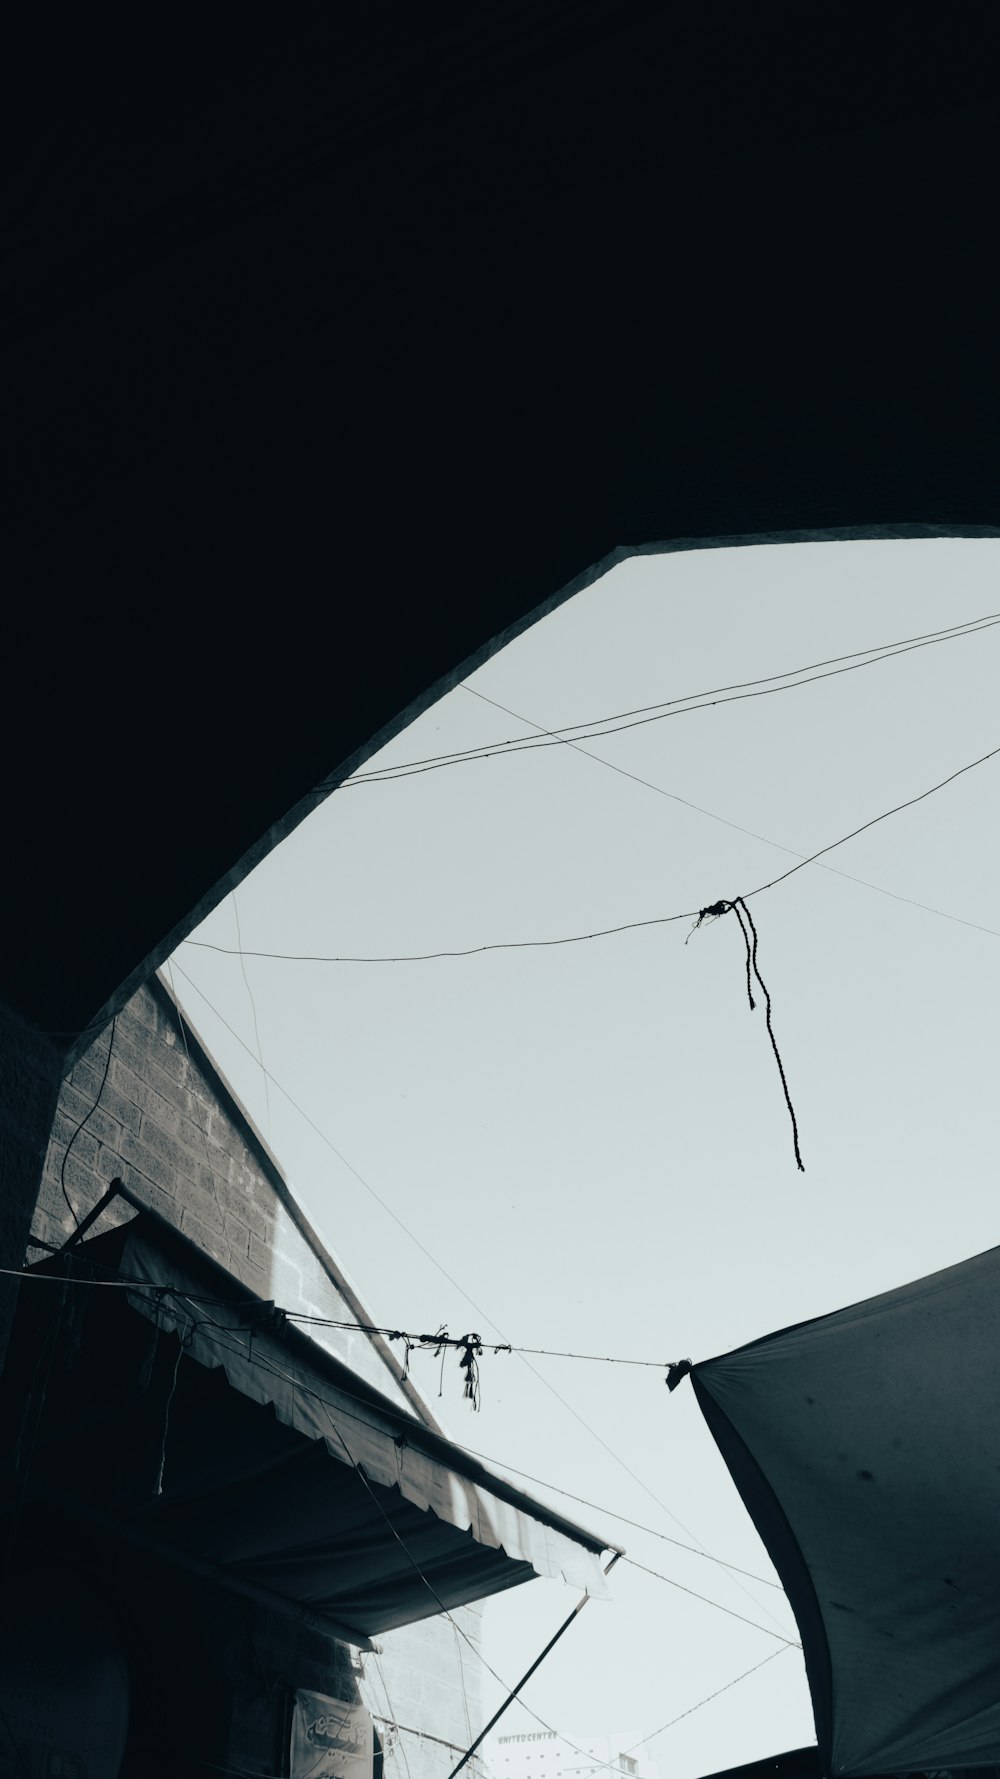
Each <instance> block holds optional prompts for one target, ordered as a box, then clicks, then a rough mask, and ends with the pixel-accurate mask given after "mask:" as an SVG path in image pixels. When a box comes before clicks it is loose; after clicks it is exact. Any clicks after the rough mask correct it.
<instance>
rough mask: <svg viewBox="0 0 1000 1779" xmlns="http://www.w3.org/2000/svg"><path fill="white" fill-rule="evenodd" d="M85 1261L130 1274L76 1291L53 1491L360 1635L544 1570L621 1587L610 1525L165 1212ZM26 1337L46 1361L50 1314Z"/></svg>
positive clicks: (41, 1463)
mask: <svg viewBox="0 0 1000 1779" xmlns="http://www.w3.org/2000/svg"><path fill="white" fill-rule="evenodd" d="M58 1264H59V1263H58V1262H46V1263H44V1269H45V1270H51V1268H52V1267H53V1266H54V1265H58ZM72 1264H73V1270H74V1274H75V1276H76V1277H77V1278H78V1279H82V1277H85V1276H88V1277H91V1278H98V1279H100V1278H104V1279H109V1278H111V1277H112V1276H115V1277H117V1279H119V1280H121V1281H122V1282H123V1283H125V1282H126V1281H127V1285H126V1288H125V1289H121V1290H110V1289H105V1290H102V1289H100V1288H95V1289H94V1290H93V1291H89V1292H88V1291H80V1290H77V1291H70V1293H69V1299H70V1302H71V1304H72V1305H73V1306H75V1305H77V1304H79V1302H80V1300H81V1298H83V1297H85V1298H86V1300H87V1303H86V1329H85V1331H84V1337H83V1340H82V1347H83V1350H84V1351H85V1352H86V1354H87V1360H88V1363H87V1367H86V1369H81V1368H80V1366H79V1365H76V1366H75V1367H74V1366H73V1365H72V1363H70V1361H71V1358H72V1355H71V1354H69V1355H68V1363H67V1365H66V1366H65V1367H64V1366H61V1367H60V1368H59V1369H58V1371H57V1372H56V1373H55V1374H54V1382H53V1384H52V1386H51V1387H50V1389H49V1391H48V1393H47V1397H46V1403H45V1422H44V1427H43V1430H42V1431H43V1437H42V1439H41V1442H40V1445H39V1449H38V1451H37V1453H36V1458H35V1462H34V1465H33V1471H32V1487H33V1488H34V1489H36V1490H37V1491H38V1492H47V1494H48V1495H49V1496H50V1497H51V1496H52V1495H53V1494H54V1493H58V1495H59V1499H60V1501H61V1502H62V1503H64V1504H65V1505H67V1506H70V1505H72V1506H75V1507H76V1509H77V1510H78V1511H80V1512H84V1513H86V1514H87V1516H88V1517H89V1518H90V1519H91V1520H94V1519H96V1520H97V1521H98V1522H99V1523H100V1524H102V1525H105V1526H106V1527H107V1528H108V1529H109V1530H111V1531H114V1532H116V1533H118V1534H120V1535H121V1536H124V1537H127V1538H132V1539H134V1540H136V1541H137V1542H140V1543H142V1544H144V1545H146V1546H148V1547H150V1548H152V1549H153V1550H154V1551H155V1552H156V1553H158V1554H159V1555H161V1556H164V1557H166V1558H167V1559H168V1560H169V1559H170V1558H172V1557H173V1558H174V1559H176V1560H177V1561H179V1562H182V1563H183V1564H185V1565H186V1566H187V1567H188V1568H194V1569H195V1570H196V1571H197V1572H199V1573H202V1574H206V1575H210V1576H211V1577H212V1578H213V1579H214V1580H215V1581H217V1582H221V1584H222V1585H224V1586H229V1587H231V1588H233V1589H235V1590H236V1591H238V1592H242V1593H245V1594H249V1595H250V1596H251V1597H253V1598H256V1599H258V1600H260V1601H261V1602H262V1603H264V1604H266V1605H268V1606H271V1607H277V1608H279V1609H285V1610H291V1611H294V1612H295V1613H296V1615H297V1616H304V1617H307V1618H308V1619H310V1621H311V1622H314V1623H319V1624H321V1625H323V1626H324V1627H325V1628H326V1629H327V1630H330V1631H333V1632H334V1633H335V1634H337V1635H339V1636H342V1637H343V1638H345V1639H346V1640H349V1641H353V1642H356V1643H359V1644H364V1643H366V1642H367V1640H368V1639H370V1638H371V1637H372V1636H373V1635H375V1634H377V1633H378V1632H380V1631H386V1630H390V1629H393V1628H394V1627H396V1626H398V1625H403V1624H408V1623H411V1622H414V1621H415V1620H417V1619H420V1618H424V1617H428V1616H430V1615H432V1614H434V1613H437V1612H439V1611H441V1610H442V1608H444V1607H447V1608H451V1607H455V1606H459V1605H463V1604H466V1603H468V1602H470V1601H473V1600H478V1599H482V1598H485V1597H486V1596H488V1595H489V1594H493V1593H496V1592H498V1591H500V1590H502V1589H505V1588H508V1587H512V1586H514V1585H516V1584H517V1583H519V1582H522V1581H527V1580H530V1579H531V1578H532V1576H534V1575H547V1576H559V1577H562V1578H563V1579H564V1580H566V1581H568V1582H570V1583H571V1584H572V1585H573V1586H574V1587H576V1588H580V1589H583V1590H585V1591H587V1592H589V1593H591V1594H593V1595H604V1594H606V1593H607V1583H606V1580H605V1576H604V1572H603V1569H602V1567H601V1563H600V1560H599V1558H600V1553H601V1551H602V1550H603V1549H605V1548H606V1547H605V1546H604V1545H603V1544H602V1543H601V1541H600V1540H599V1539H598V1538H596V1537H594V1536H593V1535H592V1534H590V1533H588V1532H584V1531H583V1530H581V1529H580V1528H579V1527H576V1526H574V1525H572V1524H571V1523H570V1522H569V1521H566V1520H563V1519H561V1518H560V1517H559V1516H558V1515H556V1514H553V1513H551V1512H550V1511H549V1510H548V1509H546V1508H544V1507H542V1506H541V1505H540V1504H539V1503H538V1502H535V1501H533V1500H532V1499H531V1498H530V1497H529V1496H527V1495H525V1494H523V1493H522V1492H521V1491H520V1490H518V1489H515V1488H514V1487H513V1485H511V1484H509V1483H507V1482H506V1481H505V1480H504V1479H503V1478H501V1477H498V1476H495V1475H493V1474H492V1473H491V1472H490V1471H488V1470H487V1469H486V1468H485V1467H484V1466H483V1465H481V1464H479V1463H478V1462H477V1461H476V1460H474V1459H472V1458H470V1457H468V1456H467V1455H466V1454H464V1453H463V1452H461V1451H460V1450H459V1449H458V1448H457V1447H455V1446H453V1445H451V1444H450V1443H449V1441H447V1440H446V1439H444V1438H442V1437H441V1436H440V1435H439V1434H436V1433H433V1432H432V1431H431V1430H430V1429H429V1428H427V1427H426V1426H424V1425H423V1423H422V1422H420V1421H419V1420H417V1419H416V1417H415V1416H411V1415H409V1414H408V1413H407V1412H406V1411H404V1410H402V1409H400V1408H398V1407H397V1406H396V1405H395V1404H393V1403H391V1402H390V1401H389V1400H388V1399H387V1398H383V1397H381V1396H380V1395H379V1394H378V1392H376V1391H375V1390H374V1389H373V1388H372V1387H371V1386H370V1385H367V1384H366V1383H365V1382H364V1381H363V1380H361V1379H359V1378H357V1377H355V1376H354V1375H353V1374H352V1373H351V1372H349V1371H348V1370H347V1369H346V1367H344V1366H343V1365H341V1364H340V1363H339V1362H338V1361H336V1360H334V1359H332V1358H330V1357H329V1356H328V1355H327V1354H326V1353H325V1352H324V1351H323V1349H321V1348H319V1347H317V1346H316V1345H315V1343H314V1342H312V1341H310V1340H309V1339H308V1337H307V1336H305V1335H303V1334H302V1333H301V1332H300V1331H299V1330H297V1329H296V1328H294V1327H292V1326H290V1325H288V1324H287V1323H285V1322H284V1320H283V1318H282V1317H281V1315H280V1312H278V1313H275V1311H274V1308H273V1306H271V1305H267V1304H264V1303H261V1301H260V1300H259V1299H256V1298H250V1297H249V1296H248V1294H247V1293H246V1292H245V1291H244V1290H242V1289H240V1288H239V1287H237V1286H235V1285H234V1283H233V1281H232V1280H231V1279H229V1277H228V1275H226V1274H224V1273H223V1272H222V1271H221V1269H219V1268H217V1267H215V1265H214V1263H212V1262H210V1261H206V1260H205V1258H204V1256H203V1255H201V1254H200V1253H199V1252H198V1250H197V1249H195V1248H193V1246H192V1245H191V1244H190V1243H188V1242H186V1241H184V1239H183V1238H181V1237H178V1236H177V1235H176V1233H175V1232H174V1231H172V1230H171V1229H170V1228H169V1227H168V1226H166V1225H164V1224H163V1223H162V1222H161V1220H160V1219H158V1218H155V1217H153V1216H151V1215H149V1214H143V1215H141V1216H139V1217H138V1218H136V1219H135V1221H134V1222H132V1223H130V1224H128V1225H126V1226H125V1227H124V1228H123V1229H117V1230H115V1231H113V1232H111V1234H109V1235H106V1236H100V1237H97V1238H95V1239H94V1240H92V1241H88V1242H85V1243H84V1244H82V1245H81V1246H80V1247H79V1248H77V1249H76V1251H75V1253H74V1255H73V1258H72ZM36 1270H41V1269H36ZM32 1296H34V1298H35V1300H36V1301H35V1302H34V1303H32V1302H31V1299H32ZM40 1296H41V1298H44V1299H45V1300H46V1302H47V1305H48V1306H52V1305H53V1304H54V1298H55V1293H53V1292H50V1291H48V1290H45V1291H42V1292H40V1293H39V1292H38V1291H36V1292H35V1293H34V1294H33V1293H32V1292H31V1290H30V1287H25V1288H23V1289H22V1292H21V1300H22V1305H21V1309H19V1316H20V1315H22V1311H23V1316H24V1317H28V1316H32V1315H34V1316H35V1317H36V1318H37V1315H38V1313H39V1312H40V1309H41V1310H44V1308H45V1307H46V1305H45V1304H42V1305H41V1306H40V1305H39V1303H38V1301H37V1300H38V1299H39V1297H40ZM26 1300H27V1301H26ZM136 1312H138V1314H137V1313H136ZM22 1336H23V1338H22V1341H21V1343H19V1344H21V1346H22V1348H23V1351H24V1356H25V1365H26V1367H28V1368H30V1363H31V1359H32V1354H33V1353H35V1352H37V1345H38V1338H39V1331H38V1329H37V1327H35V1328H32V1329H29V1327H28V1326H27V1324H26V1323H23V1326H22ZM178 1341H179V1342H180V1345H179V1346H178ZM64 1379H65V1381H64ZM67 1478H71V1479H72V1499H70V1496H69V1494H68V1492H67V1484H66V1479H67ZM607 1548H613V1547H607Z"/></svg>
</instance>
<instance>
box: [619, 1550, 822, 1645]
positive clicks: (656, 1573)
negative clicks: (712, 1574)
mask: <svg viewBox="0 0 1000 1779" xmlns="http://www.w3.org/2000/svg"><path fill="white" fill-rule="evenodd" d="M622 1562H623V1563H628V1564H629V1565H630V1567H631V1568H633V1569H640V1570H641V1571H642V1573H643V1574H644V1575H651V1576H653V1578H654V1580H656V1581H665V1582H666V1584H667V1586H668V1587H671V1588H677V1589H678V1590H679V1591H680V1592H681V1593H682V1594H691V1593H694V1590H693V1589H692V1588H688V1587H685V1586H684V1583H683V1582H681V1581H675V1580H674V1579H673V1577H672V1576H670V1575H663V1574H662V1573H661V1571H660V1570H659V1569H650V1568H649V1567H648V1565H647V1564H646V1563H640V1562H639V1561H638V1560H637V1559H636V1558H635V1557H630V1556H629V1555H628V1554H627V1553H626V1554H625V1555H624V1556H623V1557H622ZM694 1598H695V1599H696V1600H701V1599H703V1598H704V1596H703V1595H702V1594H698V1593H694ZM715 1605H716V1606H718V1607H719V1609H720V1611H722V1612H728V1614H729V1616H730V1618H738V1619H739V1620H740V1622H741V1624H745V1625H753V1627H754V1629H755V1630H757V1631H763V1630H767V1627H766V1625H759V1624H757V1623H756V1620H754V1619H752V1618H745V1617H744V1615H743V1613H742V1612H734V1611H733V1609H732V1607H731V1606H721V1605H720V1602H719V1601H718V1600H716V1601H715ZM767 1634H768V1636H769V1637H777V1638H778V1641H779V1642H780V1643H794V1644H795V1647H796V1649H801V1648H802V1645H801V1643H798V1642H796V1640H795V1638H793V1637H783V1636H782V1635H781V1633H780V1632H779V1631H768V1633H767Z"/></svg>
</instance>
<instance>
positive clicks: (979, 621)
mask: <svg viewBox="0 0 1000 1779" xmlns="http://www.w3.org/2000/svg"><path fill="white" fill-rule="evenodd" d="M998 623H1000V613H995V612H994V613H989V614H988V615H987V616H986V617H983V618H975V619H970V620H969V621H968V623H967V624H966V625H953V626H950V627H949V629H948V630H947V631H931V632H928V633H926V634H925V637H924V638H923V639H921V638H916V639H912V638H904V639H903V641H902V642H900V643H892V644H887V645H883V646H882V649H881V652H876V651H875V650H874V649H864V650H858V651H856V653H855V654H852V655H849V656H845V655H834V656H831V657H830V662H836V661H847V662H849V663H850V665H848V666H846V667H836V666H831V665H830V662H813V663H812V664H811V667H826V668H827V671H826V672H813V671H811V668H807V667H800V668H791V669H789V670H788V672H786V673H783V674H769V675H768V676H767V677H766V679H763V680H744V681H742V682H738V683H737V684H736V685H734V686H717V687H714V688H712V689H711V690H710V691H708V692H690V693H688V694H686V695H685V696H684V697H681V698H671V699H665V700H664V701H663V702H662V703H660V704H655V705H643V706H640V707H639V708H638V709H637V710H635V711H623V712H621V713H619V715H618V716H609V717H595V718H593V719H591V721H590V722H587V723H568V724H564V725H563V726H562V727H560V728H557V729H547V730H545V731H544V732H543V733H544V737H545V738H544V739H543V740H538V741H536V740H534V739H532V738H530V737H526V736H523V735H517V736H509V737H508V738H506V739H505V740H503V741H498V742H483V743H481V744H480V745H479V746H478V747H476V746H474V747H468V748H457V749H455V750H454V751H452V752H450V753H445V754H429V755H426V756H425V757H424V758H423V759H416V760H404V761H401V762H400V763H399V764H398V765H395V766H392V765H390V766H376V767H372V768H370V769H369V770H368V771H362V772H356V773H354V774H352V776H351V777H350V778H349V779H347V780H345V781H344V782H343V783H342V784H341V785H339V786H338V787H337V789H339V790H350V789H351V788H352V787H357V786H360V785H366V784H387V783H391V782H393V781H394V780H396V779H400V778H415V777H418V776H420V775H421V774H423V773H425V772H437V771H439V770H441V769H442V768H443V767H446V766H459V765H467V764H469V763H471V762H474V761H476V760H490V759H496V758H498V757H509V756H510V755H512V754H515V753H530V752H534V751H535V750H537V749H538V748H550V747H559V746H566V745H567V744H568V743H570V742H571V740H580V741H593V740H596V739H599V738H600V737H601V736H603V735H618V734H620V733H621V732H622V731H623V730H626V729H640V728H644V727H646V726H647V725H648V724H649V723H659V722H664V721H666V719H667V718H669V717H678V716H688V715H690V714H691V712H692V711H696V710H708V709H714V708H715V706H717V705H720V704H736V703H741V702H743V701H744V700H746V699H749V698H769V697H773V696H774V695H775V694H776V693H778V692H793V691H796V690H797V689H798V688H799V687H800V686H808V685H813V684H815V682H816V681H817V680H824V679H836V678H837V677H839V675H840V674H843V673H857V672H858V671H859V670H860V669H861V668H863V667H875V666H877V665H878V664H879V662H881V661H891V660H894V659H895V657H896V656H897V655H908V654H912V653H913V652H914V651H915V650H917V649H926V648H933V647H935V646H936V645H937V644H938V643H942V642H958V641H961V639H962V638H963V637H966V636H976V635H978V634H979V633H980V631H982V630H990V629H993V628H994V626H995V625H997V624H998ZM861 655H865V656H868V657H869V658H868V659H866V660H861V659H859V658H858V657H859V656H861ZM796 675H804V676H806V677H799V678H796V677H795V676H796ZM776 680H782V681H785V682H788V683H785V684H781V685H777V684H775V683H774V682H775V681H776ZM748 687H757V688H759V689H757V690H746V689H744V688H748ZM463 690H465V691H468V692H472V694H473V696H474V697H477V698H482V699H484V701H485V702H486V703H487V704H496V703H497V701H496V700H495V699H492V698H488V697H487V696H486V694H485V693H484V692H478V691H476V690H475V688H474V687H472V686H465V687H463ZM682 707H683V708H682ZM498 708H499V709H503V708H504V707H503V705H498ZM646 713H652V714H646Z"/></svg>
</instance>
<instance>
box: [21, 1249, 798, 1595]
mask: <svg viewBox="0 0 1000 1779" xmlns="http://www.w3.org/2000/svg"><path fill="white" fill-rule="evenodd" d="M84 1251H85V1250H84V1249H82V1248H81V1249H78V1250H77V1252H78V1253H83V1252H84ZM88 1260H89V1263H90V1264H91V1265H93V1264H94V1262H93V1261H92V1260H90V1259H89V1256H88ZM0 1277H3V1278H11V1279H20V1280H22V1281H24V1282H27V1283H28V1284H46V1285H63V1286H66V1285H76V1286H80V1287H82V1288H84V1289H87V1290H98V1291H102V1290H112V1291H131V1292H133V1294H134V1295H136V1296H139V1295H140V1294H141V1293H142V1292H143V1291H151V1295H150V1296H148V1297H145V1298H144V1301H145V1302H149V1303H154V1302H156V1301H157V1300H163V1299H164V1298H167V1297H178V1296H180V1297H183V1299H184V1301H185V1302H186V1303H189V1304H192V1305H195V1306H199V1307H204V1308H208V1309H234V1310H235V1309H242V1308H250V1309H252V1308H255V1307H257V1305H258V1301H259V1300H258V1299H257V1298H256V1297H248V1298H246V1299H245V1300H238V1301H233V1300H231V1299H228V1298H222V1297H200V1296H197V1295H195V1294H194V1293H192V1292H189V1291H184V1292H181V1291H180V1290H179V1288H176V1287H173V1286H168V1285H162V1286H157V1287H155V1288H152V1290H151V1288H150V1286H149V1283H148V1280H145V1279H141V1278H138V1277H132V1276H127V1275H122V1274H117V1275H116V1276H115V1277H113V1278H92V1277H91V1278H84V1277H82V1276H80V1275H77V1276H74V1275H73V1274H71V1273H70V1274H65V1273H51V1272H44V1273H43V1272H36V1271H35V1270H34V1269H33V1268H27V1269H19V1268H14V1267H6V1266H5V1267H0ZM277 1307H279V1308H280V1306H277ZM281 1313H282V1315H284V1316H285V1318H286V1319H287V1320H288V1321H290V1322H296V1323H305V1324H307V1332H308V1328H309V1327H312V1326H315V1325H316V1324H319V1325H320V1326H321V1327H324V1328H336V1329H343V1330H345V1331H347V1332H350V1333H353V1334H368V1335H371V1334H382V1335H387V1336H389V1337H390V1338H392V1337H395V1338H397V1339H409V1340H411V1341H413V1342H417V1341H427V1342H428V1343H430V1342H432V1341H435V1340H437V1339H439V1338H440V1337H439V1336H435V1335H410V1336H406V1335H400V1334H399V1333H398V1331H397V1330H394V1329H390V1328H377V1327H375V1326H373V1325H370V1324H367V1323H364V1322H348V1321H346V1320H345V1321H337V1320H334V1319H333V1318H327V1317H323V1316H310V1315H307V1314H305V1313H304V1312H301V1311H297V1310H284V1309H282V1310H281ZM212 1325H213V1326H218V1324H212ZM460 1344H461V1343H460ZM486 1350H487V1351H491V1352H498V1353H507V1352H513V1353H524V1352H527V1353H533V1354H536V1355H540V1356H542V1357H546V1358H559V1359H567V1358H568V1359H598V1358H600V1359H601V1362H602V1363H610V1364H623V1365H642V1366H649V1367H651V1368H652V1369H655V1370H657V1371H662V1370H664V1369H665V1366H664V1363H663V1361H662V1360H658V1359H622V1360H615V1359H612V1360H610V1361H606V1360H604V1359H603V1357H602V1356H601V1355H598V1354H594V1353H551V1352H549V1351H548V1349H546V1348H542V1347H513V1348H511V1347H508V1346H506V1345H502V1346H489V1347H487V1349H486ZM342 1394H344V1395H347V1396H350V1394H351V1393H350V1391H343V1392H342ZM355 1400H357V1401H358V1402H361V1401H363V1400H364V1398H362V1397H360V1396H359V1397H356V1398H355ZM452 1444H453V1445H455V1446H456V1447H457V1449H458V1450H459V1451H462V1452H464V1453H465V1454H466V1455H467V1456H468V1457H470V1458H478V1459H479V1460H480V1462H481V1463H484V1464H492V1465H493V1466H495V1468H496V1469H498V1470H505V1471H507V1472H508V1473H509V1474H510V1475H511V1476H517V1477H521V1478H522V1479H523V1480H524V1481H526V1482H532V1483H536V1484H537V1485H538V1486H539V1487H540V1488H543V1489H548V1490H550V1491H551V1493H552V1494H554V1495H562V1496H564V1497H565V1499H566V1500H567V1501H575V1502H576V1503H577V1505H578V1506H580V1507H587V1508H590V1509H591V1510H592V1511H593V1512H594V1513H600V1514H607V1515H608V1516H609V1517H610V1518H611V1519H616V1520H620V1521H621V1523H622V1525H625V1526H631V1527H632V1528H633V1529H634V1530H635V1531H637V1532H645V1533H647V1534H648V1536H649V1537H651V1538H658V1539H660V1540H661V1541H662V1542H663V1543H664V1544H670V1545H672V1546H673V1547H674V1548H675V1549H676V1550H683V1551H687V1552H688V1554H689V1555H690V1556H695V1557H701V1558H703V1559H704V1560H705V1561H706V1562H709V1563H715V1564H717V1565H718V1567H719V1568H721V1569H726V1570H729V1571H730V1572H731V1573H732V1574H734V1575H744V1576H746V1578H747V1580H748V1581H754V1582H758V1583H759V1584H760V1585H761V1586H762V1587H770V1588H774V1589H775V1590H776V1591H777V1592H778V1593H783V1592H784V1589H783V1588H782V1586H781V1583H780V1582H776V1581H771V1580H770V1579H769V1577H768V1576H766V1575H758V1574H756V1573H755V1572H754V1571H753V1570H751V1569H743V1568H741V1567H740V1565H739V1564H738V1563H730V1562H727V1561H726V1559H725V1558H724V1557H717V1556H714V1555H713V1554H712V1552H711V1551H707V1550H702V1549H700V1548H699V1547H698V1546H697V1545H695V1544H685V1543H683V1542H682V1540H681V1539H679V1538H671V1536H670V1534H669V1533H668V1532H661V1531H659V1530H658V1529H657V1528H656V1527H655V1526H647V1525H645V1524H644V1523H643V1522H642V1521H641V1520H633V1519H630V1518H629V1517H628V1516H627V1515H626V1514H623V1513H619V1512H618V1510H617V1508H614V1507H608V1506H607V1505H606V1504H605V1503H603V1502H598V1501H589V1500H587V1498H586V1497H585V1496H583V1495H575V1494H573V1493H572V1492H571V1491H570V1490H569V1489H563V1488H561V1487H560V1486H559V1484H558V1483H554V1482H551V1481H550V1480H549V1479H548V1478H547V1477H542V1476H534V1475H532V1474H531V1472H530V1471H527V1470H518V1469H517V1468H516V1466H515V1465H513V1464H508V1463H507V1462H506V1460H504V1459H499V1458H492V1457H490V1456H489V1455H488V1454H487V1453H485V1452H479V1451H476V1450H475V1449H474V1448H473V1447H472V1446H467V1445H462V1444H461V1443H460V1442H459V1441H458V1440H453V1441H452ZM626 1560H627V1561H628V1562H634V1561H635V1559H633V1558H631V1557H629V1558H628V1559H626ZM636 1567H638V1568H642V1567H643V1565H642V1564H641V1563H638V1564H636ZM648 1573H649V1574H651V1575H653V1574H656V1573H657V1571H655V1570H652V1569H651V1570H649V1571H648ZM660 1580H662V1581H667V1582H670V1577H669V1576H660ZM670 1585H671V1586H673V1585H677V1584H675V1583H673V1582H670ZM697 1597H698V1598H699V1599H700V1598H702V1597H703V1596H701V1595H699V1596H697Z"/></svg>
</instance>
